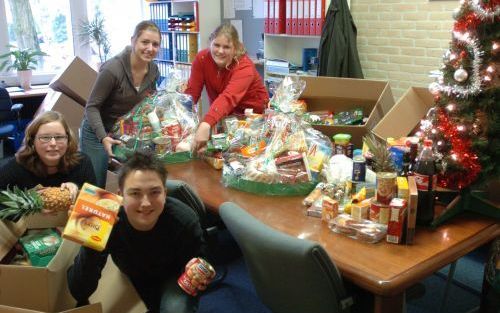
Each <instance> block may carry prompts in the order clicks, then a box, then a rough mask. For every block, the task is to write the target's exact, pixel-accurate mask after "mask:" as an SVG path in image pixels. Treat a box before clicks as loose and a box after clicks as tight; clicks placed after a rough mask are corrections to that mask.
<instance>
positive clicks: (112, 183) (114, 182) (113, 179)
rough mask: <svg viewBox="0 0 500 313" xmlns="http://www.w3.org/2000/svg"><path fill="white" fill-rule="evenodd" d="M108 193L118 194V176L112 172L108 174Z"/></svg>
mask: <svg viewBox="0 0 500 313" xmlns="http://www.w3.org/2000/svg"><path fill="white" fill-rule="evenodd" d="M104 189H106V190H107V191H109V192H112V193H118V189H119V188H118V174H117V173H115V172H112V171H109V170H108V172H107V173H106V186H105V188H104Z"/></svg>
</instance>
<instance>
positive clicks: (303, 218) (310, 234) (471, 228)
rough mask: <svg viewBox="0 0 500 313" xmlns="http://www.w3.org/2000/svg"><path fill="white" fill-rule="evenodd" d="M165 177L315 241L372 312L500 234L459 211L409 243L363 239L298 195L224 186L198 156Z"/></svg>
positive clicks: (393, 307) (210, 201)
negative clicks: (331, 223) (334, 228)
mask: <svg viewBox="0 0 500 313" xmlns="http://www.w3.org/2000/svg"><path fill="white" fill-rule="evenodd" d="M167 169H168V171H169V178H172V179H181V180H184V181H186V182H187V183H189V184H190V185H191V186H192V187H193V188H194V190H196V192H198V194H199V195H200V197H201V198H202V200H203V201H204V202H205V204H206V205H207V208H208V209H209V210H211V211H213V212H217V211H218V208H219V206H220V205H221V204H222V203H223V202H225V201H232V202H234V203H237V204H238V205H240V206H241V207H243V208H244V209H245V210H247V211H248V212H249V213H250V214H252V215H253V216H255V217H256V218H258V219H259V220H261V221H262V222H264V223H265V224H267V225H269V226H272V227H273V228H275V229H278V230H280V231H282V232H284V233H287V234H289V235H292V236H295V237H298V238H304V239H309V240H313V241H317V242H319V243H320V244H321V245H322V246H323V247H324V248H325V249H326V251H327V252H328V254H329V255H330V257H331V258H332V260H333V261H334V262H335V263H336V265H337V266H338V267H339V269H340V271H341V273H342V275H343V276H344V278H346V279H348V280H350V281H351V282H353V283H354V284H356V285H358V286H360V287H362V288H364V289H366V290H368V291H370V292H371V293H373V294H374V295H375V310H374V311H375V312H377V313H392V312H398V313H400V312H403V303H404V294H405V289H406V288H408V287H410V286H411V285H413V284H415V283H417V282H418V281H420V280H422V279H424V278H425V277H427V276H429V275H431V274H432V273H434V272H435V271H437V270H439V269H440V268H442V267H443V266H446V265H447V264H450V263H451V262H453V261H455V260H457V259H458V258H460V257H462V256H464V255H465V254H467V253H468V252H470V251H472V250H474V249H475V248H477V247H479V246H481V245H483V244H485V243H487V242H488V241H490V240H492V239H493V238H495V237H497V236H499V235H500V224H499V223H498V222H495V221H494V220H492V219H488V218H483V217H480V216H477V215H472V214H471V215H465V214H464V215H463V216H460V217H457V218H455V219H453V220H452V221H450V222H448V223H447V224H446V225H444V226H441V227H439V228H438V229H437V230H430V229H425V228H418V229H417V232H416V242H415V244H414V245H411V246H407V245H394V244H389V243H386V242H380V243H377V244H367V243H363V242H359V241H356V240H354V239H351V238H348V237H345V236H342V235H339V234H335V233H332V232H331V231H330V230H329V229H328V227H327V226H326V224H324V223H322V222H321V220H320V219H319V218H315V217H310V216H307V215H306V213H305V207H304V206H303V205H302V204H301V202H302V199H303V197H269V196H259V195H255V194H250V193H245V192H241V191H238V190H235V189H231V188H225V187H224V186H223V185H222V184H221V182H220V180H221V171H217V170H214V169H213V168H211V167H210V166H209V165H208V164H206V163H205V162H203V161H199V160H196V161H192V162H189V163H182V164H171V165H168V166H167Z"/></svg>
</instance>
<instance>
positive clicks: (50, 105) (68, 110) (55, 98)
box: [35, 91, 85, 138]
mask: <svg viewBox="0 0 500 313" xmlns="http://www.w3.org/2000/svg"><path fill="white" fill-rule="evenodd" d="M46 111H57V112H59V113H62V115H63V116H64V119H65V120H66V122H67V123H68V125H69V127H70V128H71V130H72V131H73V134H74V135H75V136H76V138H79V129H80V124H81V123H82V120H83V116H84V111H85V109H84V108H83V107H82V106H81V105H79V104H78V103H77V102H76V101H74V100H73V99H71V98H70V97H68V96H66V95H65V94H63V93H60V92H58V91H50V92H49V93H48V94H47V96H46V97H45V99H43V102H42V104H41V105H40V107H39V108H38V110H37V111H36V113H35V117H37V116H38V115H39V114H41V113H43V112H46Z"/></svg>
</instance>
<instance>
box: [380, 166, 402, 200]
mask: <svg viewBox="0 0 500 313" xmlns="http://www.w3.org/2000/svg"><path fill="white" fill-rule="evenodd" d="M397 186H398V185H397V175H396V173H392V172H378V173H377V201H378V202H380V203H382V204H386V205H387V204H389V203H390V202H391V200H392V199H393V198H395V197H396V194H397Z"/></svg>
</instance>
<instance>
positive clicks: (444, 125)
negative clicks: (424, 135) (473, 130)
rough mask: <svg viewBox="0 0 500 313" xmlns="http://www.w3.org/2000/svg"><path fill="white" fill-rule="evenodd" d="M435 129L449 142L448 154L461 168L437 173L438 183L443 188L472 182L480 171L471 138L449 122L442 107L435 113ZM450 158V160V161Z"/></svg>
mask: <svg viewBox="0 0 500 313" xmlns="http://www.w3.org/2000/svg"><path fill="white" fill-rule="evenodd" d="M437 129H438V130H439V131H440V132H441V133H442V134H443V136H444V138H446V139H447V140H448V141H449V142H450V143H451V150H450V151H449V152H448V155H449V156H450V157H448V158H451V156H452V155H455V156H456V159H454V158H452V159H451V160H453V162H456V163H457V164H459V165H460V166H461V167H462V170H459V171H455V172H452V173H450V172H446V171H445V172H444V173H441V174H440V175H438V185H439V186H441V187H444V188H451V189H457V188H458V189H462V188H464V187H467V186H469V185H470V184H471V183H473V182H474V181H475V180H476V178H477V177H478V175H479V172H480V171H481V165H480V163H479V160H478V157H477V155H476V154H475V153H474V152H473V151H472V150H471V143H472V141H471V139H470V138H468V137H466V136H462V134H461V132H460V131H459V130H458V129H457V125H456V124H454V123H451V122H450V120H449V117H448V115H447V114H446V112H445V111H444V110H443V109H440V110H439V112H438V115H437ZM451 160H450V161H451Z"/></svg>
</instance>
